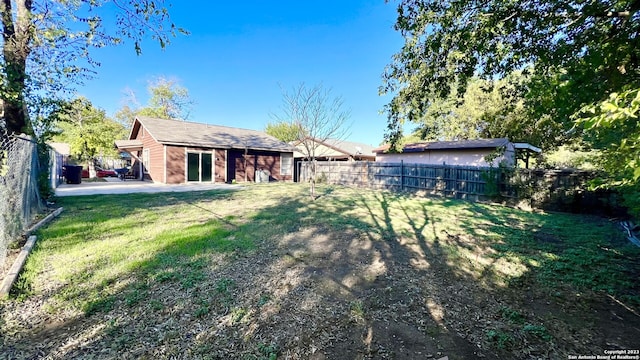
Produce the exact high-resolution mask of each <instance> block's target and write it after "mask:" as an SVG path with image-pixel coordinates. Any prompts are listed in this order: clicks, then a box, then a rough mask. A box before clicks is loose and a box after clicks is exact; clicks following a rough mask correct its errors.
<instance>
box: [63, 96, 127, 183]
mask: <svg viewBox="0 0 640 360" xmlns="http://www.w3.org/2000/svg"><path fill="white" fill-rule="evenodd" d="M58 118H59V119H60V121H59V122H58V124H57V126H58V128H59V134H58V135H56V136H55V137H54V139H55V140H56V141H60V142H66V143H68V144H69V145H70V146H71V155H72V156H74V157H76V158H78V159H79V160H81V161H86V162H88V164H89V174H90V176H91V177H95V176H96V172H95V168H94V163H95V160H96V158H97V157H98V156H99V155H107V156H108V155H111V156H116V155H117V151H116V150H115V149H114V146H113V143H114V141H115V140H116V139H121V138H123V137H124V136H126V135H125V129H124V127H123V126H122V125H121V124H119V123H118V122H116V121H114V120H112V119H109V118H108V117H107V116H106V113H105V111H104V110H102V109H98V108H96V107H94V106H93V105H92V104H91V102H90V101H89V100H87V99H86V98H82V97H81V98H77V99H75V100H73V101H71V102H69V103H67V106H66V107H65V108H64V109H63V110H62V111H61V113H60V114H59V115H58Z"/></svg>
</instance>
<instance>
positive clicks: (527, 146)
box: [513, 143, 542, 153]
mask: <svg viewBox="0 0 640 360" xmlns="http://www.w3.org/2000/svg"><path fill="white" fill-rule="evenodd" d="M513 147H514V148H516V149H527V150H531V151H533V152H537V153H541V152H542V149H541V148H539V147H537V146H533V145H531V144H529V143H513Z"/></svg>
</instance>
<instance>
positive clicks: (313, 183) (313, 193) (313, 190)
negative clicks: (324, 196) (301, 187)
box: [309, 158, 316, 200]
mask: <svg viewBox="0 0 640 360" xmlns="http://www.w3.org/2000/svg"><path fill="white" fill-rule="evenodd" d="M309 165H310V167H309V170H310V172H311V181H309V195H310V196H311V200H315V199H316V160H315V158H314V159H313V160H311V162H310V164H309Z"/></svg>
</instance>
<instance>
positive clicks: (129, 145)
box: [115, 140, 142, 150]
mask: <svg viewBox="0 0 640 360" xmlns="http://www.w3.org/2000/svg"><path fill="white" fill-rule="evenodd" d="M115 143H116V147H117V148H118V149H138V150H139V149H142V141H140V140H116V141H115Z"/></svg>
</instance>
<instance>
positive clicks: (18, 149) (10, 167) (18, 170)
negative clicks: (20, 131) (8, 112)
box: [0, 130, 43, 268]
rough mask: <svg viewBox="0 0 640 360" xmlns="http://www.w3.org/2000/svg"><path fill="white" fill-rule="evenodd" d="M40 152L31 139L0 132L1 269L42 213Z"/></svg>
mask: <svg viewBox="0 0 640 360" xmlns="http://www.w3.org/2000/svg"><path fill="white" fill-rule="evenodd" d="M38 171H39V166H38V148H37V144H36V142H35V141H34V140H32V139H31V138H30V137H28V136H25V135H22V136H13V135H7V134H6V133H5V132H4V131H2V130H0V268H1V267H2V265H3V264H4V262H5V259H6V255H7V248H8V247H9V246H10V244H11V243H12V242H15V241H18V239H19V238H20V236H21V235H22V234H23V233H24V232H25V231H26V230H27V227H28V226H29V224H30V223H31V221H32V220H33V219H34V217H35V215H36V214H37V213H38V212H39V211H41V210H42V209H43V203H42V201H41V198H40V195H39V191H38Z"/></svg>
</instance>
